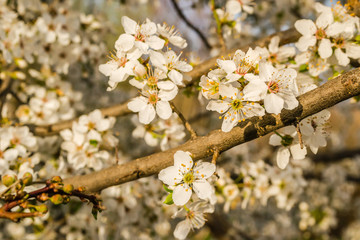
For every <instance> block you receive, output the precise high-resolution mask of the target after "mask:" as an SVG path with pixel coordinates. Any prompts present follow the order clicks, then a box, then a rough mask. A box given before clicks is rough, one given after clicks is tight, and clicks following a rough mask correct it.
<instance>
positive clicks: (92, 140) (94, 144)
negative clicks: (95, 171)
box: [90, 139, 99, 147]
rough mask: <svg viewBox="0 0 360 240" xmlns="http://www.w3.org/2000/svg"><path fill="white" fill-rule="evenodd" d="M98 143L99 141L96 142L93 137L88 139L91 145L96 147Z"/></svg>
mask: <svg viewBox="0 0 360 240" xmlns="http://www.w3.org/2000/svg"><path fill="white" fill-rule="evenodd" d="M98 143H99V142H98V141H97V140H95V139H90V144H91V145H93V146H94V147H97V145H98Z"/></svg>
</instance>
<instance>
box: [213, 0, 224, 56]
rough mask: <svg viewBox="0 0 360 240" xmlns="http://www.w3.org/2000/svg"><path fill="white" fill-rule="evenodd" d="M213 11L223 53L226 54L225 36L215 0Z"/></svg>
mask: <svg viewBox="0 0 360 240" xmlns="http://www.w3.org/2000/svg"><path fill="white" fill-rule="evenodd" d="M211 11H212V12H213V16H214V19H215V22H216V33H217V35H218V37H219V42H220V45H221V51H222V52H225V51H226V45H225V41H224V36H223V32H222V24H221V21H220V18H219V15H218V14H217V12H216V6H215V0H211Z"/></svg>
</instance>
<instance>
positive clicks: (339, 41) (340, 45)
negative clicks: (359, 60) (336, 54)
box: [334, 37, 345, 48]
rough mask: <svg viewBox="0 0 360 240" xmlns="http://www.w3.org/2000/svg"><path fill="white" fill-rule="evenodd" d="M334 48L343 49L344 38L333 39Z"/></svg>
mask: <svg viewBox="0 0 360 240" xmlns="http://www.w3.org/2000/svg"><path fill="white" fill-rule="evenodd" d="M334 43H335V46H336V47H338V48H344V45H345V41H344V38H342V37H340V38H337V39H335V42H334Z"/></svg>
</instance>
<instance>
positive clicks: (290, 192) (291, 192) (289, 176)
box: [215, 160, 306, 212]
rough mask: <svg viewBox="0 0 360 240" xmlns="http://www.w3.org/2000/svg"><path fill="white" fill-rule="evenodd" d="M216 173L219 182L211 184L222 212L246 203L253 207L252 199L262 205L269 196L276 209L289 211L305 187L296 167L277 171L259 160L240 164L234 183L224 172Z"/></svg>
mask: <svg viewBox="0 0 360 240" xmlns="http://www.w3.org/2000/svg"><path fill="white" fill-rule="evenodd" d="M218 172H219V176H220V179H219V180H218V181H217V182H216V183H215V186H216V192H217V193H219V194H218V195H217V197H218V199H219V203H224V211H226V212H228V211H229V210H230V209H234V208H236V207H237V205H240V206H241V208H243V209H245V208H246V207H247V206H248V205H249V204H250V205H254V204H255V200H258V201H259V202H260V203H261V204H262V205H264V206H265V205H267V202H268V199H269V198H272V197H273V198H275V200H276V203H277V207H278V208H282V209H286V210H290V209H291V208H292V206H293V205H294V204H295V203H296V202H297V198H298V197H299V196H300V195H301V193H302V192H303V188H304V187H305V186H306V181H305V180H304V178H303V176H302V170H301V169H300V168H299V167H297V166H291V167H288V168H287V169H286V170H284V171H280V170H279V169H278V168H276V167H273V166H270V165H269V164H266V163H264V162H263V161H262V160H259V161H256V162H247V163H245V164H243V165H242V167H241V168H240V172H239V173H238V174H237V175H236V176H238V177H237V178H236V179H235V180H233V179H232V178H230V177H229V176H228V174H227V173H226V172H225V170H224V169H219V171H218Z"/></svg>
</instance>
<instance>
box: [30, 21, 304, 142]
mask: <svg viewBox="0 0 360 240" xmlns="http://www.w3.org/2000/svg"><path fill="white" fill-rule="evenodd" d="M274 36H279V37H280V45H284V44H287V43H291V42H295V41H297V40H298V39H299V37H300V34H299V33H298V32H297V31H296V30H295V28H291V29H289V30H286V31H282V32H278V33H276V34H272V35H270V36H268V37H265V38H261V39H259V40H256V41H254V42H252V43H251V44H249V45H246V46H243V47H241V48H240V49H241V50H242V51H247V50H248V49H249V47H252V48H254V47H256V46H259V47H264V46H266V45H267V44H269V43H270V40H271V38H272V37H274ZM236 50H237V49H233V50H229V51H227V52H224V53H223V54H224V55H230V56H233V55H234V53H235V51H236ZM217 59H218V57H213V58H211V59H209V60H207V61H204V62H202V63H201V64H199V65H197V66H196V67H195V68H194V69H193V70H192V71H191V72H189V73H188V75H189V76H190V77H191V78H192V80H191V81H189V82H187V83H185V85H186V86H187V87H189V86H192V85H194V84H196V83H197V80H198V79H199V78H200V77H201V76H202V75H204V74H207V72H209V69H211V68H214V67H215V66H216V60H217ZM128 102H129V101H126V102H125V103H120V104H116V105H114V106H110V107H106V108H102V109H100V110H101V112H102V113H103V114H104V115H105V116H124V115H127V114H130V113H133V112H132V111H130V110H129V109H128V107H127V104H128ZM77 119H78V118H75V119H72V120H68V121H63V122H59V123H56V124H52V125H46V126H37V125H29V127H30V130H31V131H32V132H33V133H34V134H35V135H38V136H49V135H55V134H57V133H59V132H60V131H61V130H64V129H67V128H71V126H72V122H73V121H76V120H77Z"/></svg>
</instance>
